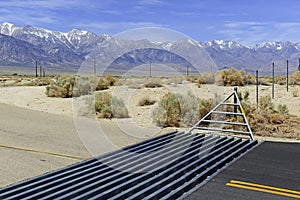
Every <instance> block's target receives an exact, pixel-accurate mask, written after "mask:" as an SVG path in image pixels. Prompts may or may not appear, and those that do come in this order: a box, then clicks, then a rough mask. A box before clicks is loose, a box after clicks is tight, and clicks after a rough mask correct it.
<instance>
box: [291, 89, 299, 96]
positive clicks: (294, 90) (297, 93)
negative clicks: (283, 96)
mask: <svg viewBox="0 0 300 200" xmlns="http://www.w3.org/2000/svg"><path fill="white" fill-rule="evenodd" d="M292 94H293V97H299V89H298V88H294V89H293V91H292Z"/></svg>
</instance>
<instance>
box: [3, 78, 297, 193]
mask: <svg viewBox="0 0 300 200" xmlns="http://www.w3.org/2000/svg"><path fill="white" fill-rule="evenodd" d="M295 88H296V89H297V90H299V91H300V87H299V86H295V87H290V91H289V92H287V91H286V87H285V86H280V85H276V87H275V99H274V100H273V103H275V105H276V107H277V105H279V104H286V105H287V107H288V109H289V111H290V114H293V115H297V116H300V97H299V96H298V97H294V96H293V94H292V91H293V89H295ZM232 90H233V87H220V86H215V85H202V86H201V87H200V88H198V87H197V86H196V84H194V83H183V84H166V85H164V87H162V88H138V87H133V86H126V85H125V86H117V87H112V88H111V89H109V91H110V92H111V93H112V94H113V95H115V96H118V97H119V98H122V99H123V100H124V102H125V104H126V106H127V107H128V110H129V116H130V118H127V119H113V120H108V119H103V120H98V119H89V118H86V117H77V116H76V114H75V112H74V111H75V110H76V108H74V106H75V107H76V103H74V101H73V99H71V98H69V99H62V98H48V97H46V95H45V87H44V86H40V87H37V86H30V87H0V94H1V95H0V113H1V115H0V123H1V124H0V127H1V128H0V145H2V146H1V147H0V153H1V158H0V169H1V173H0V187H1V186H5V185H7V184H11V183H14V182H16V181H20V180H23V179H26V178H29V177H33V176H36V175H38V174H42V173H45V172H48V171H51V170H54V169H59V168H62V167H65V166H67V165H70V164H72V163H75V162H78V161H80V160H84V159H87V158H89V157H91V156H97V155H100V154H103V153H105V152H108V151H112V150H115V149H118V148H120V147H123V146H127V145H129V144H134V143H136V142H139V141H142V140H145V139H147V138H150V137H154V136H156V135H159V134H162V133H165V132H169V131H172V130H176V128H169V129H161V128H159V127H156V126H155V125H154V123H153V121H152V117H151V116H152V115H151V113H152V109H153V107H154V106H155V105H154V106H138V103H139V101H140V100H141V99H142V98H144V97H150V98H151V99H154V100H156V101H158V100H159V99H160V98H161V97H162V96H163V95H164V94H166V93H167V92H177V93H182V94H184V93H186V92H187V91H189V92H191V93H193V94H195V95H196V96H198V97H200V98H214V97H215V95H216V94H217V95H218V96H219V97H220V98H221V99H222V98H224V97H225V96H227V95H228V94H229V93H230V92H231V91H232ZM239 90H240V91H246V90H247V91H249V92H250V101H252V102H253V103H255V99H256V98H255V86H245V87H239ZM259 94H260V95H261V96H265V95H271V86H259ZM299 129H300V125H299ZM259 139H266V140H273V141H292V140H288V139H278V138H277V139H274V138H262V137H259ZM12 147H17V148H19V149H14V148H12ZM26 149H33V150H36V151H35V152H32V151H31V152H30V151H27V150H26ZM43 152H44V153H43ZM47 152H48V153H49V152H54V153H57V154H61V155H70V156H74V157H77V158H78V159H72V158H68V157H65V156H54V155H51V154H48V153H47Z"/></svg>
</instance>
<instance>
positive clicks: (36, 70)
mask: <svg viewBox="0 0 300 200" xmlns="http://www.w3.org/2000/svg"><path fill="white" fill-rule="evenodd" d="M35 77H37V60H36V61H35Z"/></svg>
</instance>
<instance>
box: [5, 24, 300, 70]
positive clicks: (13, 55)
mask: <svg viewBox="0 0 300 200" xmlns="http://www.w3.org/2000/svg"><path fill="white" fill-rule="evenodd" d="M138 49H145V50H143V51H136V50H138ZM155 49H159V51H155ZM0 52H1V53H0V66H34V63H35V61H38V62H39V63H40V64H41V65H44V66H47V67H56V68H61V69H66V68H74V69H76V68H78V67H79V66H80V65H81V63H82V62H83V61H84V60H85V59H86V58H87V57H88V56H94V57H95V56H97V57H99V58H100V59H103V60H104V61H103V63H105V61H107V63H106V64H110V62H111V61H114V60H116V58H118V57H122V56H123V57H122V58H123V59H120V58H118V62H114V63H115V64H116V63H117V65H119V66H118V67H122V66H124V67H126V63H127V64H128V63H131V64H128V66H132V63H134V62H136V63H139V64H143V63H149V62H161V63H169V62H171V60H170V59H175V57H174V55H173V54H172V55H171V54H170V52H172V53H175V54H178V55H181V58H179V57H180V56H179V57H178V58H176V59H175V60H176V63H177V64H179V65H180V63H181V64H182V65H187V62H186V61H187V60H188V61H192V63H193V59H195V58H193V57H191V56H190V55H192V54H193V53H194V54H195V52H198V54H197V55H196V57H205V56H206V57H205V59H202V60H206V58H207V57H210V60H211V61H213V62H214V63H215V64H216V66H217V68H219V69H221V68H224V67H235V68H238V69H246V70H249V71H254V70H256V69H260V70H261V71H266V72H267V71H269V70H270V68H271V65H272V62H275V63H276V66H278V67H277V71H284V69H285V65H286V64H285V63H286V60H289V61H290V65H291V70H294V71H295V70H296V69H297V66H298V58H300V43H292V42H288V41H284V42H282V41H277V42H268V43H263V44H257V45H254V46H245V45H242V44H239V43H237V42H234V41H223V40H213V41H209V42H200V41H194V40H191V39H182V40H179V41H176V42H168V41H165V42H151V41H148V40H137V41H133V40H121V39H117V38H113V37H111V36H109V35H107V34H102V35H96V34H94V33H92V32H89V31H86V30H79V29H72V30H70V31H69V32H66V33H62V32H59V31H51V30H47V29H43V28H37V27H32V26H15V25H13V24H11V23H3V24H0ZM130 52H132V53H130ZM137 52H138V53H137ZM125 54H126V56H124V55H125ZM141 54H143V55H141ZM150 55H154V57H151V56H150ZM182 55H185V56H183V57H184V58H185V59H187V60H185V61H184V60H183V59H182ZM194 57H195V56H194ZM153 59H154V60H153ZM120 63H121V64H120ZM203 65H208V64H207V63H206V62H205V61H204V62H203ZM207 68H208V67H207Z"/></svg>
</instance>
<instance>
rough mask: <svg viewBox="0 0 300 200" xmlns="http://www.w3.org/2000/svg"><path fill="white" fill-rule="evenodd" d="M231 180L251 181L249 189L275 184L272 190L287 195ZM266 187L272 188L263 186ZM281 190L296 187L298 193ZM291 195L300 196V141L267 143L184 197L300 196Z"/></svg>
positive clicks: (208, 199)
mask: <svg viewBox="0 0 300 200" xmlns="http://www.w3.org/2000/svg"><path fill="white" fill-rule="evenodd" d="M231 180H237V181H242V182H247V183H250V185H251V187H250V188H254V189H256V188H261V187H258V186H257V184H259V185H263V186H272V187H276V189H273V188H272V189H271V191H275V192H274V193H281V192H282V193H284V194H287V196H283V195H279V194H273V193H267V192H262V191H254V190H253V189H245V188H238V187H231V186H227V185H226V184H228V183H229V182H230V181H231ZM253 184H255V185H254V187H252V185H253ZM248 186H249V185H248ZM266 188H267V189H268V188H269V187H265V188H264V189H266ZM277 188H278V189H277ZM282 189H288V190H293V192H296V193H291V192H289V191H287V192H286V190H282ZM260 190H261V189H260ZM268 190H269V189H268ZM289 195H294V196H296V197H297V196H298V198H299V197H300V143H279V142H278V143H276V142H264V143H262V144H260V145H259V146H258V147H256V148H255V149H253V150H252V151H250V152H249V153H247V154H246V155H245V156H243V157H242V158H240V159H239V160H237V161H236V162H234V163H233V164H232V165H230V166H229V167H227V168H226V169H224V170H223V171H222V172H221V173H220V174H218V175H217V176H215V177H214V178H213V179H212V180H210V181H209V182H208V183H207V184H205V185H204V186H202V187H200V188H199V189H198V190H196V191H195V192H193V193H192V194H190V195H189V196H187V197H186V198H185V199H186V200H192V199H193V200H194V199H195V200H196V199H197V200H201V199H205V200H217V199H218V200H219V199H230V200H240V199H246V200H250V199H251V200H252V199H253V200H254V199H255V200H258V199H259V200H260V199H268V200H269V199H270V200H279V199H297V198H294V197H288V196H289Z"/></svg>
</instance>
